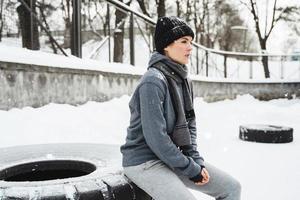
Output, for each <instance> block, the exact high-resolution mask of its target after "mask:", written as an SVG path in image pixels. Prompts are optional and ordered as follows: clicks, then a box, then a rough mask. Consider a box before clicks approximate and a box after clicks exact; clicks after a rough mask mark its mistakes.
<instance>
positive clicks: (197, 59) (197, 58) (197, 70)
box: [196, 47, 199, 74]
mask: <svg viewBox="0 0 300 200" xmlns="http://www.w3.org/2000/svg"><path fill="white" fill-rule="evenodd" d="M196 48H197V49H196V74H199V47H196Z"/></svg>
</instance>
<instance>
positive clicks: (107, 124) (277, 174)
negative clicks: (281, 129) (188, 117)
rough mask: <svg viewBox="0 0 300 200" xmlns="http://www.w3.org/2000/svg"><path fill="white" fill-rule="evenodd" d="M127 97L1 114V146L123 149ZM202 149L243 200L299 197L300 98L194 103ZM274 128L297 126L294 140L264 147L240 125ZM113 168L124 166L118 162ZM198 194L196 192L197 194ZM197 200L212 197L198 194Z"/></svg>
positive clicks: (126, 123)
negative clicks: (238, 186) (242, 135)
mask: <svg viewBox="0 0 300 200" xmlns="http://www.w3.org/2000/svg"><path fill="white" fill-rule="evenodd" d="M129 99H130V97H128V96H123V97H121V98H118V99H113V100H111V101H108V102H104V103H96V102H88V103H86V104H84V105H81V106H77V107H75V106H71V105H62V104H49V105H46V106H44V107H41V108H36V109H34V108H31V107H26V108H23V109H11V110H9V111H0V122H1V128H0V132H1V135H2V137H1V140H0V147H8V146H15V145H27V144H43V143H65V142H66V143H105V144H117V145H121V144H123V143H124V141H125V136H126V127H127V126H128V123H129V108H128V102H129ZM195 110H196V116H197V128H198V134H199V135H198V143H199V150H200V152H201V153H202V154H203V156H204V158H205V160H206V161H207V162H210V163H213V164H215V165H216V166H218V167H219V168H222V169H223V170H225V171H227V172H229V173H231V174H232V175H233V176H235V177H236V178H238V179H239V180H240V182H241V183H242V187H243V193H242V199H243V200H266V199H272V200H282V199H287V200H294V199H298V198H299V195H300V192H299V181H300V171H299V169H300V159H299V158H300V143H299V139H300V137H299V133H300V132H299V131H300V123H299V119H300V100H299V99H293V100H286V99H278V100H272V101H258V100H256V99H254V98H253V97H251V96H249V95H244V96H239V97H238V98H237V99H236V100H225V101H220V102H216V103H206V102H205V101H203V100H202V99H201V98H196V99H195ZM242 124H274V125H283V126H290V127H293V128H294V141H293V142H292V143H287V144H263V143H253V142H245V141H241V140H240V139H239V138H238V135H239V125H242ZM113 168H114V169H116V168H121V164H120V163H119V164H118V165H117V166H113ZM193 192H194V191H193ZM195 195H196V196H197V197H198V198H199V199H204V200H208V199H211V198H210V197H207V196H205V195H203V194H200V193H196V192H195Z"/></svg>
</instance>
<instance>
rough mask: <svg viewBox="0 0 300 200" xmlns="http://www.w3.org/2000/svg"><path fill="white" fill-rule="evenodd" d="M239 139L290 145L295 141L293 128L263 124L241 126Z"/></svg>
mask: <svg viewBox="0 0 300 200" xmlns="http://www.w3.org/2000/svg"><path fill="white" fill-rule="evenodd" d="M239 138H240V139H241V140H245V141H252V142H262V143H288V142H292V141H293V128H290V127H284V126H274V125H263V124H248V125H242V126H240V135H239Z"/></svg>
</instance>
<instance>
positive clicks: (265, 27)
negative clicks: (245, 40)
mask: <svg viewBox="0 0 300 200" xmlns="http://www.w3.org/2000/svg"><path fill="white" fill-rule="evenodd" d="M242 3H243V2H242ZM267 3H269V1H267ZM272 3H273V4H272V10H271V12H269V9H268V5H266V12H265V21H264V22H265V23H262V18H261V17H260V16H259V15H258V4H257V2H256V0H250V6H249V5H248V4H245V3H243V4H244V5H246V6H247V8H248V9H249V10H250V12H251V14H252V17H253V20H254V23H255V29H256V34H257V37H258V40H259V44H260V47H261V50H262V51H263V52H266V51H267V40H268V38H269V36H270V34H271V33H272V31H273V29H274V27H275V26H276V25H277V22H278V21H280V20H284V21H289V20H291V18H290V16H291V15H292V14H293V13H294V12H296V11H297V10H298V8H297V7H296V6H286V7H278V5H277V0H274V1H273V2H272ZM269 15H270V17H269ZM262 63H263V67H264V73H265V77H266V78H270V71H269V66H268V57H267V56H263V58H262Z"/></svg>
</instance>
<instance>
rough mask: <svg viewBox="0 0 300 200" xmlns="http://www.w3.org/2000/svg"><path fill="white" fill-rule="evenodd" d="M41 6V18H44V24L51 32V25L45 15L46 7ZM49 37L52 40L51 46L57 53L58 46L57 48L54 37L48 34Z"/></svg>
mask: <svg viewBox="0 0 300 200" xmlns="http://www.w3.org/2000/svg"><path fill="white" fill-rule="evenodd" d="M43 3H44V2H43ZM39 8H40V13H41V18H42V20H43V22H44V24H45V27H46V29H47V31H49V33H51V31H50V26H49V24H48V22H47V20H46V15H45V10H44V7H43V6H40V7H39ZM48 38H49V42H50V44H51V48H52V50H53V53H55V54H57V48H56V46H55V43H54V41H53V40H52V37H50V36H48Z"/></svg>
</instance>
